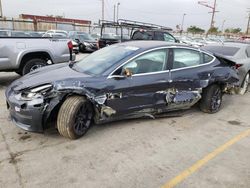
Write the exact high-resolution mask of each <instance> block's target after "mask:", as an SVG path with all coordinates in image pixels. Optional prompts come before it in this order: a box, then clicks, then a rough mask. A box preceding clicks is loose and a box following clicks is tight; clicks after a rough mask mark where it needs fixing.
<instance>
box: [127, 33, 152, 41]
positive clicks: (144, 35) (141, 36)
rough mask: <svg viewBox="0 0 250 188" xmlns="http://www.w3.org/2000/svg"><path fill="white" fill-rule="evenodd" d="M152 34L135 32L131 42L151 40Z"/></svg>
mask: <svg viewBox="0 0 250 188" xmlns="http://www.w3.org/2000/svg"><path fill="white" fill-rule="evenodd" d="M153 36H154V34H153V33H152V32H145V31H142V32H141V31H136V32H135V33H134V35H133V37H132V39H133V40H153Z"/></svg>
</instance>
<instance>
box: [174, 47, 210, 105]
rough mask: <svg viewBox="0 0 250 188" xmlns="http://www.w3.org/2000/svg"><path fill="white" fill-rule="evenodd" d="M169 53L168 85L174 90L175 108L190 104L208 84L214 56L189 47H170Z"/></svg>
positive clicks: (197, 98)
mask: <svg viewBox="0 0 250 188" xmlns="http://www.w3.org/2000/svg"><path fill="white" fill-rule="evenodd" d="M169 55H170V58H171V61H170V64H169V65H170V67H169V68H170V77H171V81H170V87H171V88H173V89H174V90H175V105H176V107H177V108H178V106H179V107H183V106H188V105H189V104H190V105H192V104H194V103H195V102H197V100H199V99H200V97H201V96H200V93H201V89H202V88H203V87H205V86H206V84H208V80H209V78H210V75H211V74H212V71H213V69H212V67H211V66H210V64H211V62H212V61H213V60H214V57H213V56H210V55H209V54H205V53H202V52H200V51H197V50H195V49H189V48H172V49H170V52H169Z"/></svg>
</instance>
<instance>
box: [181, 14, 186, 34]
mask: <svg viewBox="0 0 250 188" xmlns="http://www.w3.org/2000/svg"><path fill="white" fill-rule="evenodd" d="M186 15H187V14H185V13H184V14H183V17H182V22H181V33H182V31H183V25H184V19H185V16H186Z"/></svg>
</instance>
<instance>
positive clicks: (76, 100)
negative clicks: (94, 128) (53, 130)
mask: <svg viewBox="0 0 250 188" xmlns="http://www.w3.org/2000/svg"><path fill="white" fill-rule="evenodd" d="M93 116H94V111H93V107H92V104H91V103H90V102H89V101H87V100H86V99H85V98H84V97H81V96H71V97H69V98H67V99H66V100H65V101H64V103H63V104H62V106H61V108H60V110H59V113H58V117H57V129H58V131H59V133H60V134H61V135H62V136H64V137H66V138H69V139H72V140H73V139H77V138H80V137H82V136H83V135H85V134H86V133H87V131H88V129H89V128H90V126H91V123H92V119H93Z"/></svg>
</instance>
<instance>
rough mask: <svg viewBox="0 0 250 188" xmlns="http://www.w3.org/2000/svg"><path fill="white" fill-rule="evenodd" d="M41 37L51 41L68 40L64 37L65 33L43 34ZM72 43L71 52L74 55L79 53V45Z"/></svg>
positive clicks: (66, 36)
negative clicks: (51, 39)
mask: <svg viewBox="0 0 250 188" xmlns="http://www.w3.org/2000/svg"><path fill="white" fill-rule="evenodd" d="M42 37H44V38H53V39H67V38H69V37H68V35H66V34H65V33H45V34H44V35H43V36H42ZM71 42H72V45H73V46H72V47H73V52H74V53H75V54H78V53H79V45H78V43H77V42H75V41H73V40H72V41H71Z"/></svg>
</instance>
